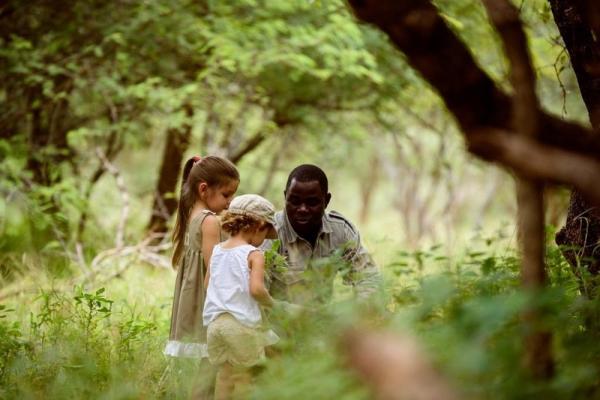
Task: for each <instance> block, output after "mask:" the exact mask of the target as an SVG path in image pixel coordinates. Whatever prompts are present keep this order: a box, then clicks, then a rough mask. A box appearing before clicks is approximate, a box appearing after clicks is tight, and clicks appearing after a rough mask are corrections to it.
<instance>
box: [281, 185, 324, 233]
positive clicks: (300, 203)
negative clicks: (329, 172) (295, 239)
mask: <svg viewBox="0 0 600 400" xmlns="http://www.w3.org/2000/svg"><path fill="white" fill-rule="evenodd" d="M330 199H331V195H330V194H329V193H323V190H321V185H320V184H319V181H308V182H300V181H297V180H296V179H292V182H291V183H290V187H289V188H288V190H287V191H286V192H285V212H286V213H287V216H288V219H289V221H290V223H291V224H292V228H294V231H296V233H297V234H298V235H300V236H302V237H305V238H306V237H310V236H314V235H316V234H317V233H318V232H319V230H320V229H321V221H322V218H323V213H324V212H325V208H326V207H327V205H328V204H329V200H330Z"/></svg>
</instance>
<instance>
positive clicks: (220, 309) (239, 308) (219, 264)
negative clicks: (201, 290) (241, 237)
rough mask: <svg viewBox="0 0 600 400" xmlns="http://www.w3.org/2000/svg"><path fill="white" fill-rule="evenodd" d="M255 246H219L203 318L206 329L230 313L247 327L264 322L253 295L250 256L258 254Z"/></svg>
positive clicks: (215, 249) (213, 258) (212, 263)
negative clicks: (228, 247) (227, 247)
mask: <svg viewBox="0 0 600 400" xmlns="http://www.w3.org/2000/svg"><path fill="white" fill-rule="evenodd" d="M257 250H259V249H257V248H256V247H254V246H252V245H249V244H247V245H242V246H237V247H234V248H231V249H224V248H222V247H221V245H220V244H217V245H216V246H215V247H214V249H213V252H212V257H211V259H210V279H209V281H208V290H207V292H206V300H205V302H204V312H203V314H202V316H203V321H204V326H207V325H208V324H209V323H211V322H212V321H214V320H215V318H217V317H218V316H219V315H221V314H223V313H230V314H231V315H233V316H234V317H235V318H236V319H237V320H238V321H239V322H241V323H242V324H244V325H247V326H250V327H255V326H257V325H258V324H260V322H261V315H260V308H259V305H258V302H257V301H256V300H254V298H253V297H252V295H250V268H249V266H248V255H249V254H250V253H251V252H253V251H257Z"/></svg>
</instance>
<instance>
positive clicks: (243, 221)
mask: <svg viewBox="0 0 600 400" xmlns="http://www.w3.org/2000/svg"><path fill="white" fill-rule="evenodd" d="M268 224H269V223H268V222H265V221H263V220H262V219H259V218H256V217H253V216H251V215H244V214H236V213H232V212H225V214H224V215H223V217H222V218H221V228H222V229H223V230H224V231H225V232H227V233H229V234H230V235H232V236H233V235H237V234H238V233H239V232H246V231H252V230H255V229H262V228H264V227H265V226H266V225H268Z"/></svg>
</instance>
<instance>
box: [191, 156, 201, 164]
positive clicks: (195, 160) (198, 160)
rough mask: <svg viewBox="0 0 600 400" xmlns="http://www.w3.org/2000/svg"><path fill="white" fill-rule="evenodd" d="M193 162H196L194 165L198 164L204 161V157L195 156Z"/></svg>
mask: <svg viewBox="0 0 600 400" xmlns="http://www.w3.org/2000/svg"><path fill="white" fill-rule="evenodd" d="M192 160H194V165H196V164H198V163H199V162H200V161H202V157H200V156H193V157H192Z"/></svg>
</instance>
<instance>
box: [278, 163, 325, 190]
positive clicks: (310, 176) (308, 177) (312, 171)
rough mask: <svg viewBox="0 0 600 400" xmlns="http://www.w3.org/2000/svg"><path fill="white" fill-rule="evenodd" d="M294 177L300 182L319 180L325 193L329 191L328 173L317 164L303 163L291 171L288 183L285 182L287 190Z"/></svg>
mask: <svg viewBox="0 0 600 400" xmlns="http://www.w3.org/2000/svg"><path fill="white" fill-rule="evenodd" d="M292 179H295V180H297V181H298V182H310V181H318V182H319V186H321V190H322V191H323V194H326V193H328V191H329V184H328V182H327V175H325V172H323V170H322V169H321V168H319V167H317V166H316V165H312V164H302V165H299V166H297V167H296V168H294V169H293V170H292V172H290V175H289V176H288V180H287V183H286V184H285V191H286V192H287V190H288V189H289V188H290V185H291V184H292Z"/></svg>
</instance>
